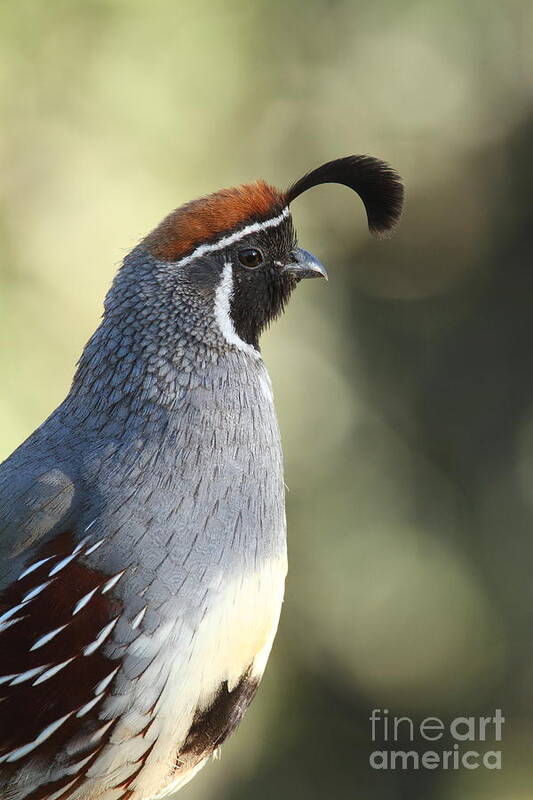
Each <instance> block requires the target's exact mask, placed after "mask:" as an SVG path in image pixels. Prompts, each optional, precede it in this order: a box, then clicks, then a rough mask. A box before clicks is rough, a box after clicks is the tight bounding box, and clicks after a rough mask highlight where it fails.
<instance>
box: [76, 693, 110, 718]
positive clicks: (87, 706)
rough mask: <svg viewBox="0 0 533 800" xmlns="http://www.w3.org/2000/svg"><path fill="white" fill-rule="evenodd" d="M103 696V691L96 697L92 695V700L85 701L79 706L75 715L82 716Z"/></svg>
mask: <svg viewBox="0 0 533 800" xmlns="http://www.w3.org/2000/svg"><path fill="white" fill-rule="evenodd" d="M103 696H104V695H103V693H102V694H97V695H96V697H93V698H92V700H89V702H88V703H85V705H84V706H81V708H80V709H78V711H77V712H76V716H77V717H84V716H85V714H88V713H89V711H90V710H91V708H94V706H95V705H96V704H97V703H99V702H100V700H101V699H102V697H103Z"/></svg>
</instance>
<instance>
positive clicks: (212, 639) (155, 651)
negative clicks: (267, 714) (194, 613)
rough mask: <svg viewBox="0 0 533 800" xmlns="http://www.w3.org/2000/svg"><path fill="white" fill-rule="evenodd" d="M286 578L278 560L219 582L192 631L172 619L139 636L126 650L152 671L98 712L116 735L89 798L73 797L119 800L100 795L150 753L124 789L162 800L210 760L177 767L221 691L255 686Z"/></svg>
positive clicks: (92, 772) (138, 797) (92, 776)
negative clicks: (183, 749)
mask: <svg viewBox="0 0 533 800" xmlns="http://www.w3.org/2000/svg"><path fill="white" fill-rule="evenodd" d="M286 572H287V560H286V555H283V556H281V557H279V558H277V559H275V560H272V561H270V562H269V563H266V564H265V565H264V566H263V567H262V568H261V569H258V570H254V571H250V574H248V575H243V576H242V577H241V578H239V579H236V580H234V581H233V582H231V583H230V584H227V583H226V582H223V581H220V586H218V587H213V589H212V590H211V594H210V597H209V602H208V604H207V605H206V608H208V611H207V612H206V613H205V614H204V616H203V618H202V619H201V621H200V623H199V625H198V627H197V628H196V630H194V629H193V628H191V627H190V626H189V624H188V623H187V617H186V616H185V617H184V616H182V615H180V614H179V612H177V613H176V618H175V621H174V622H172V623H166V624H164V625H163V626H162V627H161V628H159V629H158V630H157V631H156V632H155V633H154V634H153V635H152V636H147V635H145V634H141V635H140V636H139V637H138V638H137V639H136V640H135V641H134V642H133V643H132V644H131V645H130V646H129V649H128V655H130V656H132V657H135V656H136V655H140V656H143V657H146V656H151V660H150V666H149V667H148V668H147V669H146V670H145V672H143V674H142V675H141V676H140V677H139V678H138V679H137V680H135V681H133V682H131V683H128V684H126V686H125V687H124V693H123V694H116V695H114V696H112V697H111V698H110V700H109V701H108V702H107V703H106V705H105V707H104V708H103V709H102V712H101V718H102V728H103V729H104V728H105V727H106V726H107V725H108V724H109V723H110V722H113V721H115V727H114V730H113V734H112V736H111V739H110V743H109V745H108V746H106V747H105V748H104V749H103V750H102V753H101V755H100V757H99V758H98V759H97V760H96V761H95V762H94V764H93V765H92V766H91V767H90V768H89V770H88V772H87V778H88V779H89V781H90V784H91V783H92V785H93V786H94V793H89V794H88V793H87V791H88V788H89V787H88V786H87V785H85V787H84V789H83V792H80V794H79V795H78V794H74V795H73V797H75V798H77V799H78V798H79V800H86V798H91V800H92V798H93V797H94V798H95V800H96V798H98V800H118V798H120V797H121V796H122V790H121V789H118V788H108V789H105V788H104V787H106V786H107V787H117V786H118V785H119V784H120V782H122V781H126V780H127V779H128V778H130V777H131V776H132V775H133V774H134V772H135V769H136V766H137V762H138V759H139V758H140V757H141V756H142V755H143V753H145V752H146V751H147V750H149V755H148V757H147V758H146V761H145V764H144V768H143V769H142V771H141V773H140V774H139V776H138V777H137V778H136V779H135V781H134V783H132V784H131V785H130V787H129V788H130V789H133V790H134V791H133V795H131V797H132V800H148V799H149V798H150V799H151V798H160V797H163V796H165V795H166V794H169V793H171V792H173V791H176V790H177V789H178V788H180V787H181V786H182V785H184V784H185V783H186V782H188V781H189V780H190V779H191V778H192V777H193V776H194V774H196V772H197V771H198V770H199V769H200V768H201V767H202V766H203V765H204V764H205V763H206V762H207V760H208V758H209V756H210V755H211V754H212V753H211V752H208V753H207V754H206V755H204V756H203V757H199V758H196V759H194V760H192V761H191V762H190V763H186V764H180V762H177V759H178V754H179V750H180V747H181V746H182V745H183V743H184V742H185V741H186V739H187V735H188V734H189V731H190V729H191V726H192V724H193V720H194V719H195V718H197V716H198V715H199V714H200V715H201V714H202V712H206V711H207V710H208V709H209V708H210V707H211V706H212V704H213V702H214V700H215V698H216V696H217V694H218V693H219V692H220V690H221V687H222V686H224V685H225V684H226V685H227V692H232V691H233V690H234V689H235V688H236V687H237V686H238V684H239V682H240V681H241V679H242V678H243V676H245V675H247V676H248V677H249V679H250V681H252V682H255V684H257V683H258V682H259V681H260V679H261V677H262V674H263V671H264V669H265V665H266V662H267V660H268V656H269V654H270V650H271V647H272V643H273V640H274V636H275V634H276V630H277V627H278V622H279V616H280V612H281V605H282V601H283V593H284V584H285V576H286ZM215 582H216V581H215ZM149 723H150V724H149ZM148 724H149V728H148V730H147V731H146V726H147V725H148ZM141 731H143V733H142V734H141ZM125 762H126V763H125ZM177 764H178V766H177ZM180 767H181V768H180ZM90 784H89V785H90ZM102 789H104V792H103V793H102Z"/></svg>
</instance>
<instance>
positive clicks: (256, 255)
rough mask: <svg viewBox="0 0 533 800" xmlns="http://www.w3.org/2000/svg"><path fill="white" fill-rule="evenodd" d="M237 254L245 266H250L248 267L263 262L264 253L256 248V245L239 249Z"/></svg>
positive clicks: (256, 265) (250, 267)
mask: <svg viewBox="0 0 533 800" xmlns="http://www.w3.org/2000/svg"><path fill="white" fill-rule="evenodd" d="M237 255H238V257H239V261H240V262H241V264H242V265H243V267H248V269H253V268H254V267H258V266H259V264H262V263H263V254H262V252H261V250H256V249H255V247H247V248H246V249H245V250H239V252H238V254H237Z"/></svg>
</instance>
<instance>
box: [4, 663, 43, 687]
mask: <svg viewBox="0 0 533 800" xmlns="http://www.w3.org/2000/svg"><path fill="white" fill-rule="evenodd" d="M48 666H49V665H48V664H43V665H42V666H40V667H33V669H27V670H26V671H25V672H18V673H17V674H16V675H15V676H14V678H13V680H12V681H11V682H10V684H9V685H10V686H16V685H17V684H18V683H24V681H29V680H31V678H35V676H36V675H39V674H40V673H41V672H44V670H45V669H46V668H47V667H48Z"/></svg>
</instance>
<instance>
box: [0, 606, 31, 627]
mask: <svg viewBox="0 0 533 800" xmlns="http://www.w3.org/2000/svg"><path fill="white" fill-rule="evenodd" d="M28 603H29V600H23V601H22V603H19V604H18V605H16V606H12V608H10V609H9V610H8V611H5V612H4V613H3V614H2V616H1V617H0V624H2V622H7V620H8V619H11V617H12V616H13V615H14V614H16V613H17V611H20V609H21V608H24V606H26V605H27V604H28Z"/></svg>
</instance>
